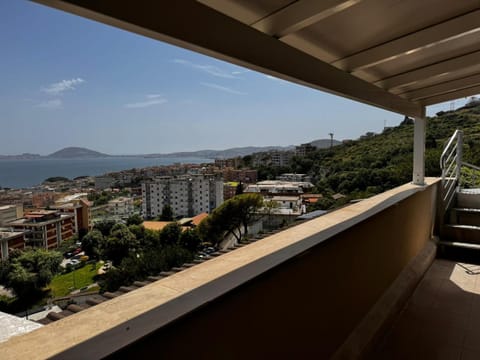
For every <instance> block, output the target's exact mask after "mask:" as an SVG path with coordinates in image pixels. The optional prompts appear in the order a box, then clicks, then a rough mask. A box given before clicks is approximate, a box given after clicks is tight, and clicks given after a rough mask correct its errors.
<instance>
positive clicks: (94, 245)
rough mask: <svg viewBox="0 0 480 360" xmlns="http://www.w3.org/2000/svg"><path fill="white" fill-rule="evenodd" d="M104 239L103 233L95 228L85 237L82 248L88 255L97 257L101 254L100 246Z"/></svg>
mask: <svg viewBox="0 0 480 360" xmlns="http://www.w3.org/2000/svg"><path fill="white" fill-rule="evenodd" d="M103 240H104V239H103V235H102V233H101V232H100V231H99V230H97V229H93V230H92V231H90V232H89V233H88V234H87V235H85V236H84V237H83V239H82V250H83V251H85V254H86V255H88V256H90V257H92V258H95V259H97V258H98V256H99V255H100V246H101V244H102V242H103Z"/></svg>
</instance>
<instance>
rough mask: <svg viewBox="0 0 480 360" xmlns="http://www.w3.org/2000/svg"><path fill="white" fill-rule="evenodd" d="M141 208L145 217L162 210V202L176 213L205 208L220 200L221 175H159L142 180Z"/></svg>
mask: <svg viewBox="0 0 480 360" xmlns="http://www.w3.org/2000/svg"><path fill="white" fill-rule="evenodd" d="M142 200H143V204H142V211H143V216H144V217H145V218H147V219H148V218H154V217H157V216H158V215H160V214H161V213H162V209H163V207H164V206H165V205H169V206H170V207H171V208H172V211H173V213H174V216H175V217H185V216H190V217H191V216H194V215H196V214H199V213H202V212H207V213H210V212H211V211H212V210H213V209H215V208H216V207H217V206H219V205H220V204H221V203H222V202H223V178H221V177H220V176H217V175H182V176H167V177H158V178H155V179H154V180H152V181H148V182H145V183H142Z"/></svg>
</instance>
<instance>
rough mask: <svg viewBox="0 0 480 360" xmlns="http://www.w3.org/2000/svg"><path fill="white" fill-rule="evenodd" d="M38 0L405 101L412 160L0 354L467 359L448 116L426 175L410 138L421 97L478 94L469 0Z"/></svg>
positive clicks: (472, 247)
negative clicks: (297, 218)
mask: <svg viewBox="0 0 480 360" xmlns="http://www.w3.org/2000/svg"><path fill="white" fill-rule="evenodd" d="M37 2H39V3H43V4H45V5H48V6H52V7H54V8H58V9H61V10H64V11H67V12H70V13H73V14H77V15H80V16H83V17H86V18H89V19H93V20H96V21H100V22H103V23H106V24H108V25H112V26H116V27H119V28H121V29H124V30H127V31H131V32H134V33H137V34H140V35H143V36H147V37H151V38H153V39H157V40H160V41H166V42H168V43H171V44H174V45H178V46H181V47H184V48H187V49H190V50H193V51H197V52H200V53H203V54H206V55H210V56H214V57H216V58H219V59H222V60H226V61H229V62H232V63H235V64H237V65H242V66H245V67H246V68H249V69H252V70H255V71H260V72H263V73H265V74H268V75H271V76H276V77H278V78H281V79H284V80H288V81H292V82H295V83H298V84H301V85H304V86H309V87H312V88H315V89H318V90H322V91H327V92H330V93H334V94H337V95H340V96H344V97H347V98H349V99H352V100H355V101H360V102H363V103H366V104H370V105H373V106H377V107H379V108H382V109H387V110H389V111H392V112H396V113H399V114H402V115H406V116H409V117H412V118H414V122H415V124H414V129H415V132H414V159H413V166H412V168H413V171H412V181H411V183H408V184H404V185H402V186H400V187H397V188H394V189H391V190H389V191H386V192H384V193H381V194H378V195H376V196H373V197H371V198H368V199H365V200H363V201H360V202H358V203H355V204H352V205H349V206H346V207H344V208H341V209H339V210H336V211H332V212H329V213H328V214H325V215H323V216H321V217H319V218H316V219H313V220H309V221H306V222H303V223H301V224H299V225H295V226H291V227H289V228H288V229H286V230H283V231H279V232H276V233H273V234H271V235H269V236H267V237H265V238H263V239H261V240H258V241H252V242H251V243H249V244H247V245H243V246H239V247H238V248H236V249H234V250H232V251H229V252H226V253H224V254H221V255H220V254H217V255H219V256H212V258H211V259H209V260H207V261H204V262H201V263H199V264H196V265H194V266H190V265H191V264H190V265H189V266H186V267H185V269H177V270H178V271H176V272H175V273H173V274H168V275H169V276H166V277H163V278H160V277H158V278H159V280H157V281H151V282H150V283H149V284H146V283H144V284H139V287H138V289H135V290H133V291H128V292H126V293H125V294H123V295H120V296H115V297H113V298H112V299H110V300H105V301H102V302H101V303H99V304H98V305H95V306H92V307H89V308H88V309H84V310H82V311H79V312H78V313H76V314H73V315H71V316H68V317H65V318H63V319H61V320H58V321H56V322H54V323H53V324H49V325H45V326H43V327H42V328H40V329H37V330H34V331H32V332H29V333H27V334H24V335H20V336H16V337H12V338H11V339H9V340H8V341H7V342H4V343H1V344H0V353H1V354H2V355H1V356H2V359H19V358H22V359H23V358H28V359H36V358H58V359H86V358H87V359H96V358H105V357H107V358H108V357H109V358H112V359H115V358H156V357H162V358H178V359H184V358H213V359H225V358H227V359H244V358H253V359H257V358H317V359H328V358H334V359H357V358H367V359H368V358H378V359H395V358H398V359H420V358H421V359H430V358H439V357H440V356H443V358H448V359H460V358H462V359H467V358H476V356H475V354H476V355H478V353H479V351H480V346H479V345H478V342H477V341H476V340H475V339H476V336H477V334H478V331H479V330H480V295H479V294H480V280H479V279H478V276H479V274H480V271H479V269H480V268H478V267H477V266H476V265H475V264H473V263H468V262H459V261H457V259H454V260H446V259H443V258H439V256H438V253H439V249H443V248H445V247H456V248H459V249H463V250H464V251H465V252H466V253H468V254H473V255H472V257H473V258H474V257H475V256H478V253H476V252H475V251H478V244H475V241H470V242H466V240H468V239H466V238H467V237H469V236H473V238H474V240H475V239H480V236H479V235H478V233H477V234H474V235H465V234H466V233H463V232H462V231H454V232H455V234H457V235H459V236H460V238H459V239H456V240H455V241H450V242H449V241H448V240H449V238H447V236H450V235H449V233H448V231H450V230H446V227H445V226H446V220H445V219H446V217H445V214H446V213H447V212H448V211H449V208H450V207H453V206H455V204H456V202H457V201H459V198H458V194H460V193H461V192H462V191H461V189H460V185H461V184H459V171H460V168H461V165H462V163H461V139H462V136H461V132H457V133H455V134H453V135H452V138H451V141H450V142H449V144H447V145H448V146H447V147H446V148H445V153H444V155H445V156H444V157H442V166H443V167H444V176H443V178H430V177H425V173H424V169H425V166H424V150H425V126H426V121H427V120H426V117H425V109H426V107H427V106H430V105H433V104H437V103H441V102H445V101H450V100H453V99H457V98H461V97H466V96H471V95H475V94H477V93H479V92H480V65H479V64H480V61H479V60H480V37H479V36H478V34H479V31H480V5H479V3H478V0H459V1H450V0H428V1H417V0H403V1H401V2H399V1H397V0H371V1H356V0H355V1H352V0H348V1H346V0H343V1H342V0H338V1H307V0H300V1H292V0H287V1H282V0H273V1H256V0H242V1H240V0H237V1H235V0H232V1H214V0H201V1H193V0H185V1H181V2H175V1H168V2H166V1H158V2H152V1H147V0H145V1H136V2H135V3H134V4H133V3H131V2H119V1H115V0H104V1H89V0H37ZM292 105H294V104H292ZM358 121H361V119H359V120H358ZM299 131H301V129H299ZM462 236H463V237H464V238H462ZM180 270H181V271H180ZM140 285H141V286H140ZM130 290H131V289H130Z"/></svg>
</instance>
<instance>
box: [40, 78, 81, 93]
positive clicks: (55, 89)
mask: <svg viewBox="0 0 480 360" xmlns="http://www.w3.org/2000/svg"><path fill="white" fill-rule="evenodd" d="M84 82H85V80H83V79H82V78H76V79H70V80H62V81H59V82H57V83H53V84H50V85H49V86H47V87H46V88H43V89H42V91H43V92H45V93H47V94H49V95H55V96H56V95H61V94H62V93H63V92H65V91H67V90H75V88H76V86H77V85H80V84H81V83H84Z"/></svg>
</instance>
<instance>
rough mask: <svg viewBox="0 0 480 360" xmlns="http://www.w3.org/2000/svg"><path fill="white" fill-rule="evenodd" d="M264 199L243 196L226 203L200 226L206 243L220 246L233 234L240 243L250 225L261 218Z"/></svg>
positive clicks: (253, 195)
mask: <svg viewBox="0 0 480 360" xmlns="http://www.w3.org/2000/svg"><path fill="white" fill-rule="evenodd" d="M262 206H263V197H262V196H261V195H259V194H242V195H237V196H235V197H233V198H232V199H229V200H227V201H225V202H224V203H223V204H222V205H220V206H219V207H218V208H216V209H215V210H214V211H213V212H212V213H211V214H210V216H208V217H207V218H205V219H204V220H203V221H202V222H201V223H200V224H199V226H198V232H199V235H200V238H201V239H202V240H203V241H204V242H211V243H213V244H218V243H219V242H221V241H222V240H223V238H224V237H225V236H226V235H229V234H232V235H233V236H235V238H236V239H237V240H238V241H239V240H240V239H241V238H242V236H246V235H247V233H248V225H250V224H251V223H252V222H253V220H254V219H255V218H259V217H260V216H261V215H259V211H260V208H261V207H262Z"/></svg>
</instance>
